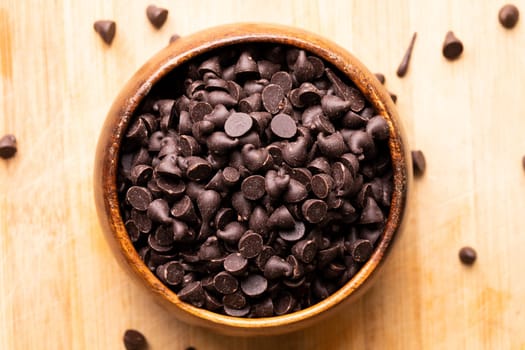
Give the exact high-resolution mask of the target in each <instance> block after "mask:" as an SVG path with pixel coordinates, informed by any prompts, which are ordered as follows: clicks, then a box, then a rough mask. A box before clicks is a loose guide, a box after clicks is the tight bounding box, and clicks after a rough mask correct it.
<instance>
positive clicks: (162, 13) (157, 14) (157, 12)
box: [146, 5, 168, 29]
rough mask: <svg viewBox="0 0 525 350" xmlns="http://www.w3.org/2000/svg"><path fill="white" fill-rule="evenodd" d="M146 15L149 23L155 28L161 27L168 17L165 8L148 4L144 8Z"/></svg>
mask: <svg viewBox="0 0 525 350" xmlns="http://www.w3.org/2000/svg"><path fill="white" fill-rule="evenodd" d="M146 16H147V17H148V20H149V21H150V23H151V24H153V26H154V27H155V28H157V29H159V28H160V27H162V26H163V25H164V23H165V22H166V19H167V18H168V10H166V9H165V8H161V7H157V6H155V5H149V6H148V7H147V8H146Z"/></svg>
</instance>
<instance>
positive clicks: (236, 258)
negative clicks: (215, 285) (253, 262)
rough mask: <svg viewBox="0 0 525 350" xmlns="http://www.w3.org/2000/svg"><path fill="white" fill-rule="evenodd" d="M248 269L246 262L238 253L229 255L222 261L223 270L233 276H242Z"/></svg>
mask: <svg viewBox="0 0 525 350" xmlns="http://www.w3.org/2000/svg"><path fill="white" fill-rule="evenodd" d="M247 268H248V260H247V259H246V258H245V257H243V256H242V255H241V254H240V253H231V254H229V255H228V256H227V257H226V259H224V270H226V272H229V273H230V274H232V275H234V276H239V275H242V274H243V273H244V272H245V271H246V270H247Z"/></svg>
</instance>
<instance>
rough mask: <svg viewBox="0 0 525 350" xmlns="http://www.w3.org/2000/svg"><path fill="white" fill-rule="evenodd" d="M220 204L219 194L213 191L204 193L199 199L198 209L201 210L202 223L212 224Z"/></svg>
mask: <svg viewBox="0 0 525 350" xmlns="http://www.w3.org/2000/svg"><path fill="white" fill-rule="evenodd" d="M220 204H221V196H220V194H219V193H217V192H216V191H212V190H205V191H202V192H201V193H200V194H199V196H198V197H197V208H199V212H200V214H201V218H202V221H203V222H205V223H208V222H210V220H211V218H212V217H213V215H215V213H216V212H217V210H218V209H219V206H220Z"/></svg>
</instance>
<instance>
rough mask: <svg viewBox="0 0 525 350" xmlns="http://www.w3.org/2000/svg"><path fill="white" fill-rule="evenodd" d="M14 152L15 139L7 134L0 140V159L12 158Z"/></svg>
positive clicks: (15, 149)
mask: <svg viewBox="0 0 525 350" xmlns="http://www.w3.org/2000/svg"><path fill="white" fill-rule="evenodd" d="M16 151H17V148H16V137H15V136H14V135H11V134H7V135H4V136H2V138H0V158H4V159H9V158H12V157H14V155H15V153H16Z"/></svg>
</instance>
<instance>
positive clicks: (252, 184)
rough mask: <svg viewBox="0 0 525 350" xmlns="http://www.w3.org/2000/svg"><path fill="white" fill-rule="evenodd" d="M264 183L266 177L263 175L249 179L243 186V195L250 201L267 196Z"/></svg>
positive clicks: (245, 180)
mask: <svg viewBox="0 0 525 350" xmlns="http://www.w3.org/2000/svg"><path fill="white" fill-rule="evenodd" d="M264 182H265V181H264V177H262V176H261V175H252V176H249V177H247V178H246V179H244V181H243V182H242V185H241V191H242V194H243V195H244V197H246V199H249V200H257V199H259V198H261V197H262V196H264V194H265V187H264V186H265V185H264Z"/></svg>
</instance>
